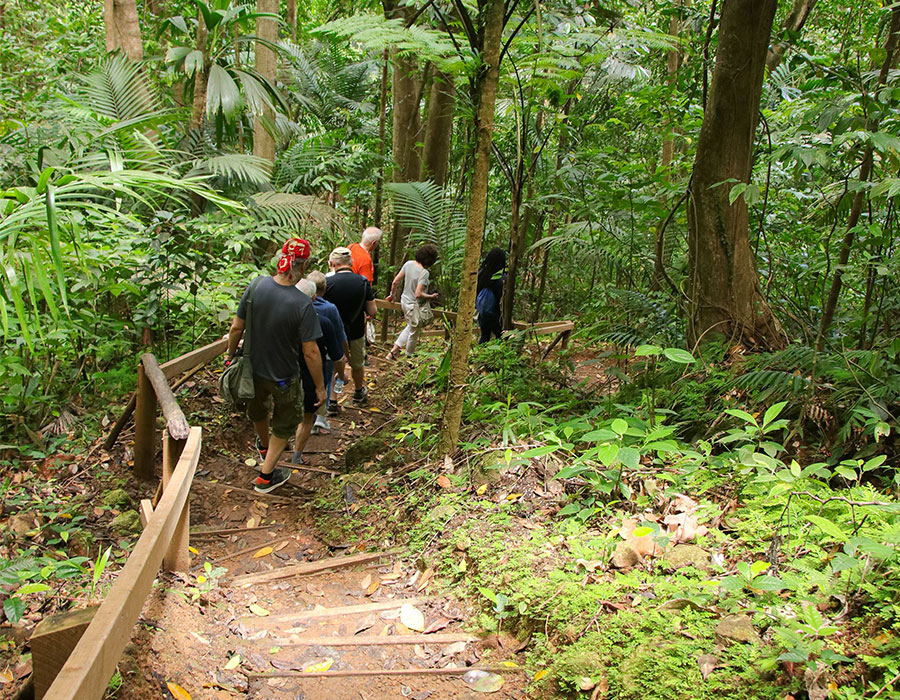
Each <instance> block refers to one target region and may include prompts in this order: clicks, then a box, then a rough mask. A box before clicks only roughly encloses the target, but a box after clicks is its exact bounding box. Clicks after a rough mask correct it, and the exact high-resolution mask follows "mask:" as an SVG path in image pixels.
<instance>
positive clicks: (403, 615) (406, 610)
mask: <svg viewBox="0 0 900 700" xmlns="http://www.w3.org/2000/svg"><path fill="white" fill-rule="evenodd" d="M400 622H402V623H403V624H404V625H406V626H407V627H409V629H411V630H415V631H416V632H424V631H425V616H424V615H423V614H422V611H421V610H419V609H418V608H416V607H415V606H413V605H410V604H409V603H406V604H404V605H403V607H401V608H400Z"/></svg>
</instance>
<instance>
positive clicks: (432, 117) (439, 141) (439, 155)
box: [419, 71, 456, 187]
mask: <svg viewBox="0 0 900 700" xmlns="http://www.w3.org/2000/svg"><path fill="white" fill-rule="evenodd" d="M455 108H456V86H455V85H454V84H453V77H452V76H450V75H448V74H446V73H441V72H440V71H438V72H437V73H435V75H434V79H433V80H432V81H431V97H430V98H429V99H428V119H427V121H426V124H425V145H424V146H423V149H422V150H423V152H422V172H421V175H420V177H419V179H420V180H428V179H429V178H430V179H431V180H434V182H435V184H437V185H440V186H441V187H443V186H444V185H445V184H446V182H447V168H448V166H449V164H450V143H451V140H452V136H453V112H454V110H455Z"/></svg>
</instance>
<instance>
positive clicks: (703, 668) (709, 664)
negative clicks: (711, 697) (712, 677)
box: [697, 654, 719, 680]
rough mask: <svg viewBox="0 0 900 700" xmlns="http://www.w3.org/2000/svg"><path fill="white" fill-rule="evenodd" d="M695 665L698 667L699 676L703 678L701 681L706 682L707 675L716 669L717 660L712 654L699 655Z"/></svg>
mask: <svg viewBox="0 0 900 700" xmlns="http://www.w3.org/2000/svg"><path fill="white" fill-rule="evenodd" d="M697 664H698V665H699V666H700V675H701V676H703V680H706V679H707V678H709V674H710V673H712V672H713V671H714V670H715V669H716V666H717V665H718V664H719V660H718V659H717V658H716V657H715V656H713V655H712V654H701V655H700V657H699V658H698V659H697Z"/></svg>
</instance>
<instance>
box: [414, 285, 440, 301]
mask: <svg viewBox="0 0 900 700" xmlns="http://www.w3.org/2000/svg"><path fill="white" fill-rule="evenodd" d="M437 298H438V293H437V292H435V293H434V294H429V293H428V285H427V283H426V284H419V286H418V287H416V299H437Z"/></svg>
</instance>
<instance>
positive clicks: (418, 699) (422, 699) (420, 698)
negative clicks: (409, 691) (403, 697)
mask: <svg viewBox="0 0 900 700" xmlns="http://www.w3.org/2000/svg"><path fill="white" fill-rule="evenodd" d="M433 692H434V691H433V690H423V691H422V692H421V693H416V694H415V695H413V696H412V700H428V698H430V697H431V694H432V693H433Z"/></svg>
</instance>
